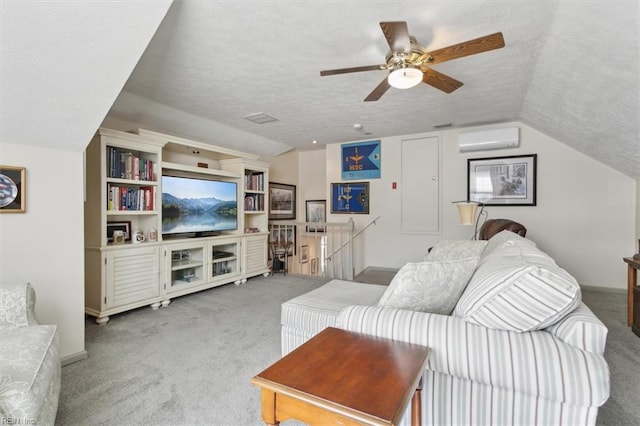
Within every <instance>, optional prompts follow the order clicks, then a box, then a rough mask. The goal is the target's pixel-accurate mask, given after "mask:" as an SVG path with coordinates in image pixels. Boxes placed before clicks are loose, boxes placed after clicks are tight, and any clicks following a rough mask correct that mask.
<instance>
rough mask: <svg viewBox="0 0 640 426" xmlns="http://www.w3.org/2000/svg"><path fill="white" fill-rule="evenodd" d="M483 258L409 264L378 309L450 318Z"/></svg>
mask: <svg viewBox="0 0 640 426" xmlns="http://www.w3.org/2000/svg"><path fill="white" fill-rule="evenodd" d="M478 261H479V257H477V256H476V257H469V258H466V259H458V260H443V261H432V262H419V263H407V264H406V265H404V266H403V267H402V268H401V269H400V271H398V273H397V274H396V276H395V277H394V278H393V280H392V281H391V283H390V284H389V288H388V289H387V291H385V293H384V295H382V298H381V299H380V301H379V302H378V306H382V307H387V308H399V309H408V310H412V311H420V312H431V313H437V314H444V315H449V314H450V313H451V311H452V310H453V308H454V306H455V305H456V302H457V301H458V298H459V297H460V294H461V293H462V291H463V290H464V288H465V287H466V285H467V283H468V282H469V278H471V275H472V274H473V271H474V269H475V267H476V265H477V264H478Z"/></svg>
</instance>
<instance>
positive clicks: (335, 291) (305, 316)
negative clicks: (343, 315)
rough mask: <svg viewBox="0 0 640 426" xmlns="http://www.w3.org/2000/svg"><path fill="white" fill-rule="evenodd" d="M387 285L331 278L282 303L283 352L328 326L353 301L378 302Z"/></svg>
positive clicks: (358, 302) (357, 302) (290, 349)
mask: <svg viewBox="0 0 640 426" xmlns="http://www.w3.org/2000/svg"><path fill="white" fill-rule="evenodd" d="M386 289H387V287H386V286H381V285H375V284H362V283H355V282H351V281H343V280H331V281H329V282H328V283H327V284H325V285H323V286H322V287H319V288H317V289H315V290H312V291H310V292H308V293H306V294H303V295H301V296H298V297H295V298H293V299H291V300H289V301H287V302H285V303H283V304H282V308H281V318H280V323H281V324H282V328H281V338H282V355H286V354H287V353H289V352H291V351H292V350H293V349H295V348H297V347H298V346H300V345H301V344H303V343H304V342H306V341H307V340H309V339H310V338H312V337H313V336H315V335H316V334H318V333H319V332H320V331H322V330H324V329H325V328H327V327H335V326H336V321H337V317H338V315H339V314H340V312H341V311H342V309H344V308H345V307H347V306H349V305H355V304H362V305H367V304H370V305H375V304H376V303H378V300H380V297H382V294H383V293H384V292H385V290H386Z"/></svg>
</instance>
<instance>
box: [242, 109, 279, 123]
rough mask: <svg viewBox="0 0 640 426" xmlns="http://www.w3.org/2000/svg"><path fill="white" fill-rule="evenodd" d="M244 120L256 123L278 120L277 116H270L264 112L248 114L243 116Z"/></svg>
mask: <svg viewBox="0 0 640 426" xmlns="http://www.w3.org/2000/svg"><path fill="white" fill-rule="evenodd" d="M243 118H244V119H245V120H249V121H253V122H254V123H256V124H265V123H271V122H272V121H278V119H277V118H275V117H272V116H270V115H268V114H265V113H264V112H256V113H255V114H249V115H247V116H245V117H243Z"/></svg>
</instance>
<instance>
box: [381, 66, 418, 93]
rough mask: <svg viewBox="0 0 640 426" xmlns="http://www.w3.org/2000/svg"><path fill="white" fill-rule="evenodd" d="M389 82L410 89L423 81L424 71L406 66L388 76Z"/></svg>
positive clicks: (397, 86) (397, 87) (394, 85)
mask: <svg viewBox="0 0 640 426" xmlns="http://www.w3.org/2000/svg"><path fill="white" fill-rule="evenodd" d="M387 80H388V81H389V84H390V85H391V86H392V87H395V88H396V89H409V88H411V87H413V86H417V85H418V84H420V82H421V81H422V71H420V70H419V69H417V68H412V67H406V68H398V69H396V70H393V71H392V72H391V73H390V74H389V77H387Z"/></svg>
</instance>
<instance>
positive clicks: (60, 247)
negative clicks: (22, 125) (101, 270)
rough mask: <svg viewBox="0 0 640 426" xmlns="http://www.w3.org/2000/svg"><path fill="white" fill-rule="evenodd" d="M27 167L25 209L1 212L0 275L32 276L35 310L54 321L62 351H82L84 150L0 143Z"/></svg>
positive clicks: (9, 159)
mask: <svg viewBox="0 0 640 426" xmlns="http://www.w3.org/2000/svg"><path fill="white" fill-rule="evenodd" d="M0 164H3V165H11V166H20V167H26V197H27V198H26V213H24V214H0V281H5V282H30V283H31V284H32V285H33V287H34V288H35V290H36V316H37V318H38V321H39V322H40V323H42V324H56V325H57V326H58V333H59V335H60V344H61V345H60V346H61V353H60V355H61V357H62V358H66V357H74V356H81V355H82V354H84V239H83V232H84V228H83V223H84V217H83V197H84V194H83V173H82V164H83V161H82V153H76V152H69V151H61V150H54V149H48V148H40V147H33V146H26V145H16V144H10V143H0Z"/></svg>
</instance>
